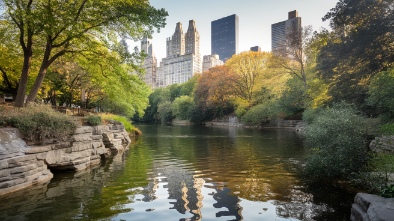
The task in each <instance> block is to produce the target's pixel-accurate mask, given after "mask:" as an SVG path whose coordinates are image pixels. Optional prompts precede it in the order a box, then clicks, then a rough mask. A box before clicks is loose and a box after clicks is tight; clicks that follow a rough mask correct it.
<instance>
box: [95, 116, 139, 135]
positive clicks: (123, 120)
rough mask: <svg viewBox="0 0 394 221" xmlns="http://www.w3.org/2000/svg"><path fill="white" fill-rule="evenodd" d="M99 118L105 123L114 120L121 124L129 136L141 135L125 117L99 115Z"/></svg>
mask: <svg viewBox="0 0 394 221" xmlns="http://www.w3.org/2000/svg"><path fill="white" fill-rule="evenodd" d="M100 117H101V119H103V120H104V121H106V122H109V121H111V120H114V121H118V122H120V123H122V124H123V125H124V127H125V130H126V131H127V132H129V133H131V134H135V135H141V134H142V132H141V131H140V130H139V129H138V128H136V127H134V126H133V125H132V124H131V121H130V120H129V119H128V118H127V117H124V116H119V115H115V114H109V113H105V114H100Z"/></svg>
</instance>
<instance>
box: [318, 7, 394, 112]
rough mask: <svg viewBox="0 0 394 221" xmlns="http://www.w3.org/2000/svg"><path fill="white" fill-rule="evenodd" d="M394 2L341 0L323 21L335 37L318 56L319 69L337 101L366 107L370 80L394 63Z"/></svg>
mask: <svg viewBox="0 0 394 221" xmlns="http://www.w3.org/2000/svg"><path fill="white" fill-rule="evenodd" d="M393 8H394V2H393V1H392V0H379V1H370V0H340V1H339V2H338V3H337V5H336V7H335V8H333V9H331V11H330V12H329V13H327V15H326V16H325V17H324V18H323V19H324V20H330V24H331V27H332V29H333V34H332V35H331V36H330V38H329V41H328V42H327V45H325V46H324V47H323V48H322V50H321V51H320V53H319V56H318V66H317V67H318V70H319V73H320V75H321V76H322V77H323V78H324V79H325V80H326V82H327V83H328V84H329V86H330V89H329V93H330V95H331V96H332V97H333V101H334V102H338V101H341V100H345V101H348V102H352V103H355V104H357V105H358V106H360V107H363V105H364V104H365V99H366V92H367V89H368V84H369V79H370V77H371V76H373V75H375V74H376V73H378V72H380V71H384V70H387V69H388V68H389V67H390V66H392V64H393V62H394V44H393V42H394V34H393V33H394V32H393V30H394V13H393Z"/></svg>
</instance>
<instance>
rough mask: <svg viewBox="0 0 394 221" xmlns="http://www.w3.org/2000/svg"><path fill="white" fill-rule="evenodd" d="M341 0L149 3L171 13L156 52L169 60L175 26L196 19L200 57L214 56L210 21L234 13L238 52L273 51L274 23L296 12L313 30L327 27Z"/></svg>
mask: <svg viewBox="0 0 394 221" xmlns="http://www.w3.org/2000/svg"><path fill="white" fill-rule="evenodd" d="M337 2H338V0H325V1H315V0H301V1H294V0H280V1H276V2H272V1H269V0H248V1H245V2H242V4H241V3H240V1H238V0H216V1H206V0H201V1H190V0H185V1H176V0H166V1H163V0H150V4H151V5H152V6H154V7H155V8H164V9H165V10H167V11H168V14H169V16H168V17H167V21H166V23H167V25H166V27H164V28H162V29H161V30H160V33H157V32H156V31H155V33H154V34H153V38H152V44H153V51H154V53H155V55H156V57H157V60H158V61H160V60H161V59H162V58H164V57H166V39H167V38H168V37H170V36H172V34H173V33H174V31H175V27H176V24H177V23H178V22H181V23H183V24H187V22H188V21H189V20H195V22H196V27H197V29H198V31H199V33H200V48H201V49H200V54H201V57H202V56H204V55H210V54H211V22H212V21H214V20H217V19H220V18H223V17H227V16H229V15H232V14H236V15H237V16H238V17H239V52H242V51H247V50H249V49H250V48H251V47H254V46H259V47H260V48H261V50H262V51H271V24H274V23H277V22H280V21H283V20H286V19H287V13H288V12H289V11H293V10H297V11H298V13H299V16H300V17H302V19H303V26H306V25H312V27H313V30H316V31H318V30H319V29H320V27H325V28H328V25H329V22H322V20H321V18H322V17H323V16H324V15H325V14H326V13H327V12H329V11H330V9H331V8H334V7H335V5H336V3H337ZM129 45H130V48H133V47H135V46H138V47H140V42H129Z"/></svg>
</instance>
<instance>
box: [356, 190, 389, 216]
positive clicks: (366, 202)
mask: <svg viewBox="0 0 394 221" xmlns="http://www.w3.org/2000/svg"><path fill="white" fill-rule="evenodd" d="M350 219H351V220H352V221H391V220H393V219H394V199H393V198H384V197H380V196H376V195H372V194H366V193H358V194H357V195H356V197H355V198H354V204H353V205H352V213H351V217H350Z"/></svg>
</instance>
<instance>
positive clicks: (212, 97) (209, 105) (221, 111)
mask: <svg viewBox="0 0 394 221" xmlns="http://www.w3.org/2000/svg"><path fill="white" fill-rule="evenodd" d="M237 80H238V76H237V75H235V74H234V73H233V72H232V70H231V69H230V68H229V67H227V66H216V67H213V68H211V69H209V70H208V71H206V72H204V73H203V74H202V75H201V76H200V78H199V79H198V81H197V85H196V87H195V90H194V101H195V104H196V110H195V112H196V113H195V114H198V115H201V113H202V115H205V116H201V118H203V119H208V118H214V117H218V116H223V115H226V114H229V113H231V112H232V111H234V99H235V96H236V82H237ZM197 112H199V113H197ZM204 113H205V114H204ZM197 121H198V120H197Z"/></svg>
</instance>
